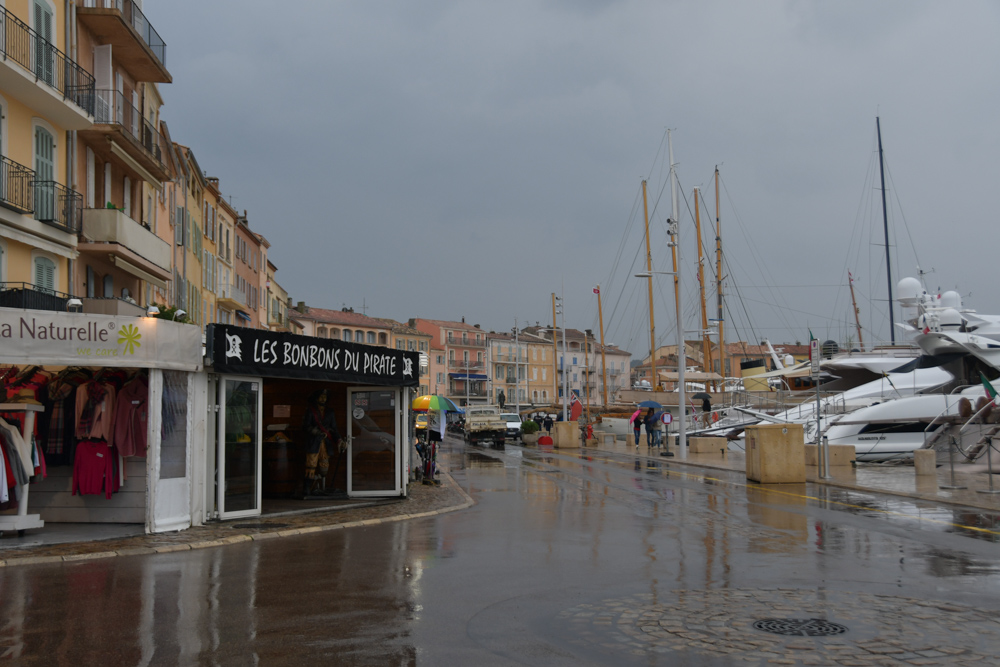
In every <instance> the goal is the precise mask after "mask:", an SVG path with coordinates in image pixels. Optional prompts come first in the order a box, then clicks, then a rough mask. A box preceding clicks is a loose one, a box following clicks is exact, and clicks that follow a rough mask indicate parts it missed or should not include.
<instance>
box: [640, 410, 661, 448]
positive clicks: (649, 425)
mask: <svg viewBox="0 0 1000 667" xmlns="http://www.w3.org/2000/svg"><path fill="white" fill-rule="evenodd" d="M636 421H638V420H636ZM642 424H643V426H645V427H646V446H647V447H652V446H653V429H655V428H656V411H655V410H653V408H649V409H648V410H646V414H645V415H644V416H643V418H642Z"/></svg>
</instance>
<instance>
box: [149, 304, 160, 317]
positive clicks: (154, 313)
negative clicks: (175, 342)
mask: <svg viewBox="0 0 1000 667" xmlns="http://www.w3.org/2000/svg"><path fill="white" fill-rule="evenodd" d="M159 314H160V309H159V308H157V307H156V306H150V307H149V308H147V309H146V317H156V316H157V315H159Z"/></svg>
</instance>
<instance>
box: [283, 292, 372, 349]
mask: <svg viewBox="0 0 1000 667" xmlns="http://www.w3.org/2000/svg"><path fill="white" fill-rule="evenodd" d="M288 319H289V320H290V321H291V322H294V323H295V324H297V325H298V327H299V330H298V331H296V332H295V333H299V334H302V335H304V336H318V337H319V338H335V339H337V340H342V341H345V342H353V343H365V344H366V345H381V346H382V347H389V340H390V337H391V335H392V327H391V326H390V325H388V324H386V323H385V322H383V321H382V320H379V319H376V318H374V317H368V316H367V315H363V314H361V313H356V312H354V309H353V308H343V309H342V310H327V309H326V308H312V307H311V306H307V305H306V304H305V302H304V301H299V303H298V305H297V306H295V308H291V309H289V311H288Z"/></svg>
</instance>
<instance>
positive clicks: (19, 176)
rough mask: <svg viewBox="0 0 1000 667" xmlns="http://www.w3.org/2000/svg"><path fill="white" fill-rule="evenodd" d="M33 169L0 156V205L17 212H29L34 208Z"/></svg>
mask: <svg viewBox="0 0 1000 667" xmlns="http://www.w3.org/2000/svg"><path fill="white" fill-rule="evenodd" d="M34 180H35V171H34V169H28V168H27V167H25V166H24V165H23V164H20V163H18V162H14V161H13V160H11V159H9V158H6V157H0V206H3V207H4V208H9V209H10V210H12V211H16V212H17V213H24V214H30V213H32V212H33V211H34V210H35V203H34V202H35V197H34V195H35V189H34V188H33V187H32V186H31V184H32V182H33V181H34Z"/></svg>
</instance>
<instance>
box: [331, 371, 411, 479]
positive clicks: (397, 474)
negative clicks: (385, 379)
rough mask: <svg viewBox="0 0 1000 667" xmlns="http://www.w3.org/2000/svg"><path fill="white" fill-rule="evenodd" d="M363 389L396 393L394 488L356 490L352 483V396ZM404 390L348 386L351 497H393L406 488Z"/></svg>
mask: <svg viewBox="0 0 1000 667" xmlns="http://www.w3.org/2000/svg"><path fill="white" fill-rule="evenodd" d="M362 391H363V392H373V391H391V392H393V394H394V398H395V406H396V412H395V415H394V416H393V419H394V420H395V427H396V429H395V430H396V443H395V455H394V456H393V465H394V466H395V470H394V472H393V476H392V478H393V480H394V482H395V488H394V489H381V490H375V491H355V490H353V488H352V486H353V485H352V481H353V480H352V473H353V468H354V442H353V440H354V439H353V428H354V417H353V415H352V408H351V397H352V396H353V394H354V393H355V392H362ZM403 391H404V390H403V389H401V388H400V387H360V386H359V387H348V388H347V409H346V411H345V413H344V414H345V415H346V416H347V419H346V420H345V421H346V422H347V495H348V497H351V498H364V497H379V498H387V497H392V496H398V495H400V494H401V492H402V489H403V488H404V487H403V486H402V485H401V481H400V480H401V475H405V474H406V473H405V469H403V465H402V458H403V457H402V451H403V450H404V449H405V447H404V444H403V443H404V442H405V440H404V438H403V424H402V423H401V422H402V414H403V409H402V407H403V406H402V398H403V396H402V394H403Z"/></svg>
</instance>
